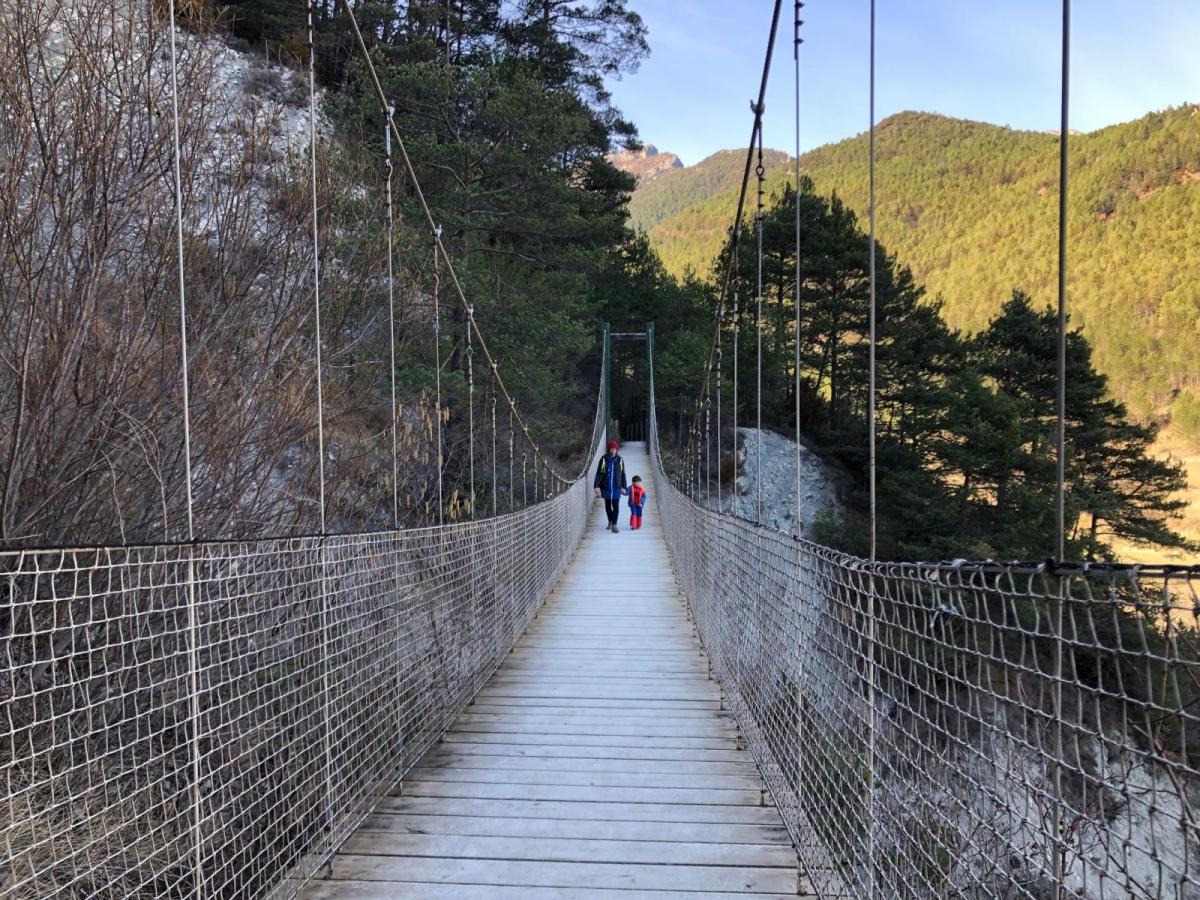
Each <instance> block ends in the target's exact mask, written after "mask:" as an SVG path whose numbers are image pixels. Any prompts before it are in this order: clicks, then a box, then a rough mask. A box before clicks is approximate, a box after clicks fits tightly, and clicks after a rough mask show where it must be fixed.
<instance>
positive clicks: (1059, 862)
mask: <svg viewBox="0 0 1200 900" xmlns="http://www.w3.org/2000/svg"><path fill="white" fill-rule="evenodd" d="M1070 76H1071V0H1063V4H1062V81H1061V85H1060V93H1061V97H1060V100H1061V103H1062V110H1061V121H1060V122H1059V132H1058V398H1057V400H1058V403H1057V406H1058V409H1057V416H1058V434H1057V444H1058V446H1057V454H1056V455H1057V459H1056V464H1055V491H1054V507H1055V526H1056V527H1055V531H1056V535H1055V537H1056V547H1055V550H1056V552H1057V558H1058V561H1059V562H1063V561H1064V559H1065V557H1066V475H1067V424H1066V423H1067V189H1068V187H1069V186H1070V185H1069V173H1068V170H1067V163H1068V162H1069V155H1068V140H1069V135H1070V132H1069V130H1068V124H1069V111H1070V110H1069V100H1070ZM1067 590H1068V587H1067V580H1066V579H1065V578H1060V579H1059V584H1058V604H1057V609H1056V611H1055V612H1056V615H1055V619H1056V622H1055V645H1054V722H1055V766H1054V791H1055V795H1056V797H1057V799H1058V802H1057V803H1055V804H1054V817H1053V828H1054V840H1055V843H1056V845H1055V849H1054V861H1053V867H1054V900H1060V898H1061V897H1062V896H1063V879H1064V878H1065V877H1066V871H1065V870H1066V865H1065V860H1064V859H1063V855H1064V852H1065V850H1064V846H1063V817H1062V796H1063V776H1062V770H1063V767H1062V759H1063V744H1064V741H1063V657H1064V646H1063V644H1064V641H1065V636H1064V634H1063V630H1064V625H1065V622H1064V607H1065V606H1066V603H1067Z"/></svg>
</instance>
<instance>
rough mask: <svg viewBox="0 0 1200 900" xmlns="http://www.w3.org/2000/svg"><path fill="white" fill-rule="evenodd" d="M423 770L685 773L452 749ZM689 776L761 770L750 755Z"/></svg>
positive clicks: (695, 766)
mask: <svg viewBox="0 0 1200 900" xmlns="http://www.w3.org/2000/svg"><path fill="white" fill-rule="evenodd" d="M421 765H422V766H429V767H434V766H447V767H452V768H460V769H462V768H472V769H525V770H529V769H536V770H537V771H539V772H556V771H558V772H644V773H650V772H666V773H669V774H675V773H678V772H680V771H681V770H683V767H682V766H680V765H679V763H678V761H676V760H673V759H600V758H596V757H587V758H582V759H581V758H578V757H565V758H561V757H554V756H540V757H528V756H499V755H494V756H477V755H474V754H466V753H457V752H454V750H451V749H450V748H435V750H434V752H433V753H431V754H429V755H427V756H426V757H425V758H424V759H423V760H421ZM686 770H687V771H688V772H695V773H696V774H698V775H754V776H756V777H757V775H758V767H757V766H756V765H755V764H754V760H753V759H752V758H751V757H750V756H749V754H746V753H743V754H742V757H741V760H740V761H738V762H699V761H696V760H692V761H690V762H689V763H688V765H687V769H686Z"/></svg>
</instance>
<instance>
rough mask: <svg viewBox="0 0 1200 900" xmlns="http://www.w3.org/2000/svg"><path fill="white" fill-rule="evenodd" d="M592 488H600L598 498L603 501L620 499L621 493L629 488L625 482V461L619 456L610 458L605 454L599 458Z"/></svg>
mask: <svg viewBox="0 0 1200 900" xmlns="http://www.w3.org/2000/svg"><path fill="white" fill-rule="evenodd" d="M592 487H594V488H600V496H602V497H603V498H604V499H605V500H618V499H620V497H621V492H622V491H623V490H625V489H627V488H628V487H629V485H628V483H627V482H626V481H625V460H623V459H621V456H620V454H617V455H616V456H615V457H612V458H610V457H609V455H608V454H607V453H605V454H604V455H603V456H602V457H600V464H599V465H598V466H596V480H595V482H594V483H593V484H592Z"/></svg>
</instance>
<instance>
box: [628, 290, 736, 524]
mask: <svg viewBox="0 0 1200 900" xmlns="http://www.w3.org/2000/svg"><path fill="white" fill-rule="evenodd" d="M724 317H725V307H724V305H718V306H717V511H718V512H724V511H725V506H724V502H723V497H722V491H721V386H722V382H723V381H724V376H723V375H722V372H721V365H722V362H723V357H724V350H723V349H722V347H721V320H722V319H723V318H724ZM648 439H649V437H648V436H647V440H648ZM735 446H736V444H735Z"/></svg>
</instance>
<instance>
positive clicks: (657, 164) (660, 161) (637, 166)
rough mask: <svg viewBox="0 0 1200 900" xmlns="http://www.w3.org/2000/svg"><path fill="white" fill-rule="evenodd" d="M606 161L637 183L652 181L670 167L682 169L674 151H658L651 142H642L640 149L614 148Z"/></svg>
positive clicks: (669, 169)
mask: <svg viewBox="0 0 1200 900" xmlns="http://www.w3.org/2000/svg"><path fill="white" fill-rule="evenodd" d="M608 161H609V162H610V163H612V164H613V165H614V166H616V167H617V168H618V169H620V170H621V171H622V172H628V173H629V174H630V175H632V176H633V177H634V178H636V179H637V180H638V184H639V185H643V184H646V183H647V182H649V181H653V180H654V179H655V178H657V177H658V176H659V175H662V174H663V173H665V172H669V171H671V170H672V169H682V168H683V161H682V160H681V159H680V158H679V157H678V156H676V155H675V154H674V153H660V152H659V149H658V148H657V147H655V146H654V145H653V144H643V145H642V149H640V150H616V151H614V152H612V153H610V154H608Z"/></svg>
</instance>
